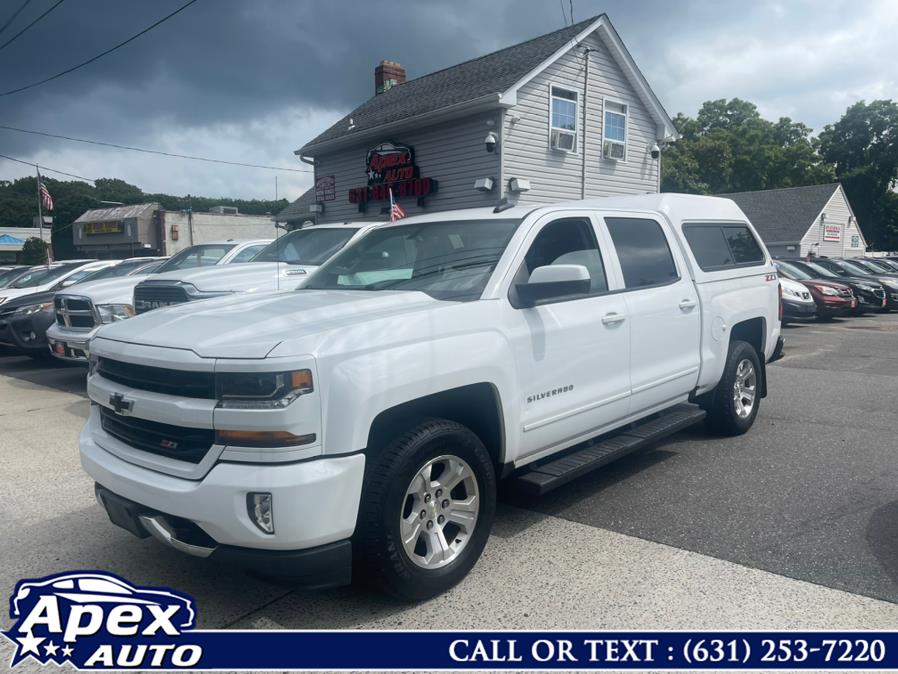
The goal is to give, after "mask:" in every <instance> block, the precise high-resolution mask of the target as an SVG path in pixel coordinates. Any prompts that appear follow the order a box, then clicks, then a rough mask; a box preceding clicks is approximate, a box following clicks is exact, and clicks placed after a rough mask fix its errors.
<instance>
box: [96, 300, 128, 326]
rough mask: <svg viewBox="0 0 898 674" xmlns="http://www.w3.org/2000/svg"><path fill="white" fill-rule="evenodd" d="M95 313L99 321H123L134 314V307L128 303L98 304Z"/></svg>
mask: <svg viewBox="0 0 898 674" xmlns="http://www.w3.org/2000/svg"><path fill="white" fill-rule="evenodd" d="M97 313H98V314H99V316H100V322H101V323H114V322H115V321H123V320H125V319H126V318H131V317H132V316H133V315H134V307H132V306H131V305H130V304H98V305H97Z"/></svg>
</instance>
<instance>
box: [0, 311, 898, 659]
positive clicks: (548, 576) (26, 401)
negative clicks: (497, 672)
mask: <svg viewBox="0 0 898 674" xmlns="http://www.w3.org/2000/svg"><path fill="white" fill-rule="evenodd" d="M785 334H786V339H787V348H786V355H785V357H784V358H783V359H782V360H781V361H779V362H778V363H776V364H774V365H772V366H771V367H770V369H769V377H770V384H769V388H770V396H769V397H768V398H767V399H766V400H765V401H764V403H763V406H762V410H761V414H760V416H759V418H758V420H757V423H756V424H755V426H754V428H753V429H752V430H751V432H749V433H748V434H747V435H745V436H742V437H739V438H733V439H723V440H722V439H718V438H712V437H710V436H709V435H707V434H706V433H705V431H704V430H703V429H702V428H700V427H699V428H695V429H692V430H689V431H687V432H684V433H680V434H679V435H677V436H674V437H673V438H671V439H669V440H668V441H666V442H664V443H663V444H661V445H660V446H658V447H656V448H655V449H653V450H650V451H647V452H644V453H641V454H638V455H635V456H631V457H629V458H626V459H623V460H621V461H619V462H618V463H616V464H613V465H612V466H610V467H608V468H606V469H605V470H604V471H601V472H598V473H595V474H593V475H590V476H586V477H585V478H582V479H580V480H579V481H577V482H575V483H573V484H571V485H568V486H567V487H566V488H563V489H561V490H559V491H558V492H557V493H554V494H552V495H550V496H549V497H546V498H543V499H540V500H535V501H525V502H520V501H514V500H512V499H511V498H509V497H505V498H504V499H503V503H502V505H501V507H500V512H499V515H498V517H497V522H496V527H495V532H494V535H493V537H492V539H491V541H490V543H489V545H488V546H487V549H486V552H485V554H484V557H483V559H482V560H481V561H480V562H479V563H478V565H477V566H476V567H475V569H474V572H473V573H472V574H471V576H470V577H469V578H468V579H467V580H465V581H464V582H463V583H462V584H461V585H459V586H458V587H456V588H455V589H454V590H453V591H451V592H449V593H447V594H445V595H443V596H440V597H438V598H436V599H434V600H432V601H429V602H427V603H425V604H422V605H417V606H410V605H403V604H398V603H395V602H393V601H390V600H387V599H384V598H381V597H379V596H374V595H371V594H369V593H368V592H366V591H365V590H363V589H358V588H343V589H339V590H331V591H325V592H304V591H299V590H295V589H292V588H290V587H285V586H281V585H276V584H272V583H269V582H265V581H262V580H257V579H254V578H250V577H247V576H246V575H244V574H243V573H242V572H240V571H239V570H236V569H233V568H229V567H225V566H221V565H216V564H213V563H210V562H208V561H203V560H198V559H194V558H190V557H186V556H183V555H181V554H179V553H177V552H174V551H172V550H169V549H167V548H164V547H162V546H161V545H159V544H157V543H156V542H154V541H153V540H152V539H148V540H138V539H137V538H134V537H132V536H131V535H130V534H128V533H126V532H125V531H123V530H120V529H118V528H116V527H114V526H112V525H111V524H110V523H109V522H108V520H107V518H106V515H105V514H104V513H103V511H102V510H101V509H100V508H99V506H97V504H96V502H95V501H94V498H93V487H92V484H91V481H90V479H89V478H88V477H87V475H86V474H85V473H84V472H83V471H82V470H81V468H80V466H79V462H78V448H77V436H78V432H79V430H80V427H81V424H82V422H83V419H84V418H85V417H86V415H87V411H88V404H89V403H88V400H87V398H86V397H85V393H84V386H83V379H84V370H83V369H81V368H78V367H67V366H63V365H60V364H57V363H52V362H46V363H41V362H35V361H32V360H30V359H28V358H24V357H19V356H14V355H9V354H3V355H0V399H2V400H3V401H4V404H3V408H2V410H0V416H2V417H3V433H2V436H0V448H2V451H0V457H2V462H3V470H2V474H0V475H2V476H0V480H2V493H3V494H4V498H3V500H2V502H0V512H2V521H0V540H2V541H3V542H4V544H3V545H2V546H0V588H2V589H3V591H4V592H8V591H10V590H11V589H12V587H13V586H14V584H15V582H16V581H17V580H18V579H20V578H23V577H37V576H42V575H46V574H49V573H52V572H57V571H63V570H69V569H104V570H109V571H112V572H115V573H118V574H121V575H122V576H124V577H125V578H128V579H129V580H131V581H133V582H135V583H138V584H142V585H166V586H171V587H174V588H176V589H179V590H182V591H184V592H187V593H189V594H192V595H193V596H194V597H195V598H196V599H197V602H198V609H199V622H200V624H201V626H203V627H284V628H393V627H395V628H418V629H440V628H475V627H476V628H481V629H487V628H540V629H545V628H563V627H567V628H581V629H583V628H624V627H626V628H634V629H640V628H642V629H648V628H681V629H689V628H721V629H736V628H796V627H807V628H827V629H834V628H858V629H894V627H895V625H896V624H898V605H896V604H898V440H896V415H895V401H896V400H898V351H896V344H898V315H895V314H890V315H878V316H867V317H862V318H853V319H850V320H844V321H843V320H836V321H832V322H830V323H807V324H801V325H796V326H790V327H789V328H787V329H786V330H785ZM298 516H301V514H298ZM3 649H4V652H3V653H0V657H6V656H7V655H8V652H7V651H6V644H5V643H4V646H3Z"/></svg>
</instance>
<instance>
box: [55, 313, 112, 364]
mask: <svg viewBox="0 0 898 674" xmlns="http://www.w3.org/2000/svg"><path fill="white" fill-rule="evenodd" d="M97 330H99V327H96V328H94V329H93V330H91V331H90V332H70V331H66V330H61V329H60V327H59V324H58V323H54V324H53V325H51V326H50V327H49V328H48V329H47V345H48V346H49V347H50V353H52V354H53V355H54V356H56V357H57V358H59V359H60V360H65V361H69V362H75V363H84V364H87V361H88V359H89V358H90V349H89V348H88V344H89V343H90V338H91V337H93V336H94V335H95V334H96V332H97Z"/></svg>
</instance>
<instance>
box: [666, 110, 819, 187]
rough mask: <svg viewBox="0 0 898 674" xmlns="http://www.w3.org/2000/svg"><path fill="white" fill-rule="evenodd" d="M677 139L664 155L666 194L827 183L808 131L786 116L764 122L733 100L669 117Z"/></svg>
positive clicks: (755, 111)
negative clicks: (692, 114)
mask: <svg viewBox="0 0 898 674" xmlns="http://www.w3.org/2000/svg"><path fill="white" fill-rule="evenodd" d="M674 124H675V125H676V127H677V129H678V130H679V132H680V134H681V136H682V137H681V138H680V139H679V140H678V141H677V142H676V143H674V144H673V145H671V146H670V147H669V148H668V149H667V150H666V151H665V153H664V160H663V162H662V177H661V187H662V190H664V191H666V192H689V193H694V194H719V193H722V192H744V191H748V190H767V189H775V188H779V187H798V186H801V185H816V184H820V183H826V182H832V181H833V179H834V176H833V171H832V168H831V166H830V165H829V164H828V163H826V162H824V161H823V160H822V159H821V157H820V155H819V154H818V152H817V147H816V143H815V141H814V139H813V138H812V137H811V133H812V130H811V129H810V128H808V127H807V126H805V125H804V124H802V123H800V122H793V121H792V120H791V119H789V118H788V117H783V118H780V119H779V120H778V121H776V122H771V121H769V120H766V119H763V118H762V117H761V114H760V113H759V112H758V109H757V107H756V106H755V105H754V104H752V103H749V102H748V101H743V100H740V99H738V98H734V99H732V100H729V101H727V100H725V99H720V100H716V101H706V102H705V103H704V104H703V105H702V107H701V109H700V110H699V112H698V115H697V116H696V117H695V118H692V117H688V116H686V115H683V114H682V113H681V114H679V115H677V117H676V119H674Z"/></svg>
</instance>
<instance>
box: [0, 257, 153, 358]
mask: <svg viewBox="0 0 898 674" xmlns="http://www.w3.org/2000/svg"><path fill="white" fill-rule="evenodd" d="M164 261H165V259H164V258H150V257H140V258H129V259H127V260H123V261H121V262H118V263H117V264H113V265H111V266H107V267H104V268H102V269H98V270H96V271H85V272H84V273H82V274H75V275H74V276H71V277H69V278H68V279H67V280H66V282H65V292H82V290H84V289H87V288H93V287H94V285H95V284H100V283H103V282H108V281H110V280H113V279H119V278H121V277H126V276H129V275H132V274H147V273H149V272H150V271H151V270H152V269H154V268H155V267H158V266H159V265H160V264H162V263H163V262H164ZM59 290H60V288H59V287H57V286H54V287H52V288H50V289H49V290H46V291H44V292H41V293H32V294H31V295H24V296H22V297H19V298H17V299H15V300H12V301H10V302H8V303H7V304H5V305H3V306H0V316H2V315H4V314H5V315H8V316H10V317H9V319H8V324H9V327H8V335H7V336H8V339H9V341H10V342H11V343H12V345H13V346H15V347H16V348H17V349H18V350H19V351H21V352H23V353H25V354H26V355H29V356H32V357H35V358H42V357H46V356H47V345H48V332H49V329H50V328H52V326H53V325H54V323H55V320H56V313H55V309H54V297H55V295H56V294H57V292H58V291H59Z"/></svg>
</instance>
